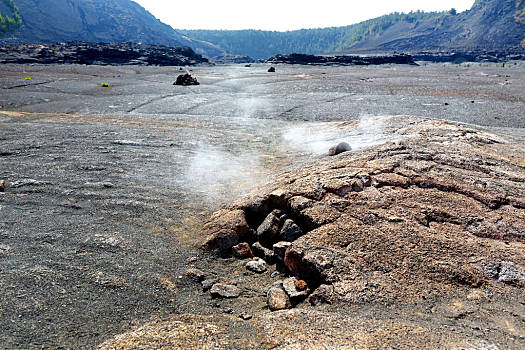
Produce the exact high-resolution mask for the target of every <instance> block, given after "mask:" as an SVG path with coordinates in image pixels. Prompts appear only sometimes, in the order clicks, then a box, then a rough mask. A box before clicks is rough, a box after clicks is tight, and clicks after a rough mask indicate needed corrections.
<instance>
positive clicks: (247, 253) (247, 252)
mask: <svg viewBox="0 0 525 350" xmlns="http://www.w3.org/2000/svg"><path fill="white" fill-rule="evenodd" d="M232 253H233V256H235V257H236V258H239V259H246V258H251V257H252V256H253V253H252V250H251V248H250V245H249V244H248V243H246V242H242V243H239V244H237V245H235V246H233V247H232Z"/></svg>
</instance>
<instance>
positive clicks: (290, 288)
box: [283, 277, 310, 302]
mask: <svg viewBox="0 0 525 350" xmlns="http://www.w3.org/2000/svg"><path fill="white" fill-rule="evenodd" d="M303 282H304V281H303ZM296 283H298V280H297V279H296V278H295V277H290V278H287V279H285V280H284V281H283V288H284V291H285V292H286V294H288V296H289V297H290V300H291V301H292V302H298V301H301V300H302V299H304V298H306V297H307V296H308V294H310V289H309V288H307V287H306V288H304V289H302V290H300V289H298V288H297V286H296ZM300 285H302V283H300Z"/></svg>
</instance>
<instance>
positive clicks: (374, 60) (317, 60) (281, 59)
mask: <svg viewBox="0 0 525 350" xmlns="http://www.w3.org/2000/svg"><path fill="white" fill-rule="evenodd" d="M267 62H268V63H272V64H276V63H287V64H309V65H320V66H331V65H358V66H369V65H377V64H389V63H391V64H415V63H414V60H413V59H412V57H411V56H409V55H386V56H347V55H341V56H324V55H323V56H321V55H305V54H299V53H292V54H289V55H276V56H273V57H270V58H269V59H268V61H267Z"/></svg>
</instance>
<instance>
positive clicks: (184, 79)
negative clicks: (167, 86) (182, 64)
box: [173, 74, 200, 86]
mask: <svg viewBox="0 0 525 350" xmlns="http://www.w3.org/2000/svg"><path fill="white" fill-rule="evenodd" d="M173 85H182V86H188V85H200V83H199V82H198V81H197V78H194V77H192V76H191V74H181V75H179V76H178V77H177V80H176V81H175V82H174V83H173Z"/></svg>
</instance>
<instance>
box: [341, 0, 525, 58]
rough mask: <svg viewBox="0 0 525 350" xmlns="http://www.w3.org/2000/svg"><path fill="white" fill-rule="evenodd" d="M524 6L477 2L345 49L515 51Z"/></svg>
mask: <svg viewBox="0 0 525 350" xmlns="http://www.w3.org/2000/svg"><path fill="white" fill-rule="evenodd" d="M524 7H525V1H524V0H477V1H476V2H475V3H474V5H473V6H472V9H470V10H469V11H465V12H463V13H460V14H456V15H453V16H452V15H450V16H443V17H440V18H434V19H429V20H426V21H423V22H421V23H419V24H418V25H417V26H414V27H408V26H393V27H391V28H389V29H388V30H386V31H385V32H384V33H383V34H382V35H381V36H376V37H368V38H366V39H365V40H361V41H359V42H358V43H355V44H353V45H351V46H349V47H348V48H347V50H348V51H350V52H357V51H369V50H371V51H376V50H380V51H381V50H384V51H391V50H398V51H418V50H508V49H516V48H519V47H520V43H521V41H522V40H523V39H524V38H525V22H524V21H523V14H524V11H525V9H524ZM520 21H521V22H520Z"/></svg>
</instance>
